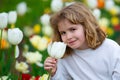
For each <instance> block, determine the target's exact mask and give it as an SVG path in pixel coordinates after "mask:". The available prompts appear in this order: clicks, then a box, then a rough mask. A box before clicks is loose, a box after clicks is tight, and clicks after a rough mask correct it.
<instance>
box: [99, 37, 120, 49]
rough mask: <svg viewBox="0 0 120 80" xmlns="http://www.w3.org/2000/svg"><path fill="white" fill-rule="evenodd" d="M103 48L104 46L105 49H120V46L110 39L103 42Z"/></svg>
mask: <svg viewBox="0 0 120 80" xmlns="http://www.w3.org/2000/svg"><path fill="white" fill-rule="evenodd" d="M101 46H103V47H104V48H110V49H114V48H120V45H119V44H118V43H117V42H116V41H114V40H112V39H109V38H106V39H105V40H104V41H103V44H102V45H101Z"/></svg>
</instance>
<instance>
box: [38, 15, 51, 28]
mask: <svg viewBox="0 0 120 80" xmlns="http://www.w3.org/2000/svg"><path fill="white" fill-rule="evenodd" d="M40 22H41V23H42V25H43V26H47V25H49V24H50V15H48V14H44V15H43V16H41V17H40Z"/></svg>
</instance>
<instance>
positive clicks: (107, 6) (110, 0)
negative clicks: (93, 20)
mask: <svg viewBox="0 0 120 80" xmlns="http://www.w3.org/2000/svg"><path fill="white" fill-rule="evenodd" d="M105 1H106V2H105V9H106V10H110V9H111V8H112V7H113V6H115V3H114V1H113V0H105Z"/></svg>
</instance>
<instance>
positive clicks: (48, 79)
mask: <svg viewBox="0 0 120 80" xmlns="http://www.w3.org/2000/svg"><path fill="white" fill-rule="evenodd" d="M51 72H52V69H50V72H49V75H48V78H47V80H50V77H51Z"/></svg>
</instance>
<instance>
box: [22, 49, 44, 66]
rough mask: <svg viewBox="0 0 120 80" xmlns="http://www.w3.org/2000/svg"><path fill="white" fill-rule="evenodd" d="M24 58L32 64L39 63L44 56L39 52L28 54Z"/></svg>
mask: <svg viewBox="0 0 120 80" xmlns="http://www.w3.org/2000/svg"><path fill="white" fill-rule="evenodd" d="M23 56H24V57H25V58H26V59H27V62H28V63H30V64H33V63H38V62H40V61H41V60H42V55H41V54H40V53H39V52H38V51H36V52H27V53H25V54H24V55H23Z"/></svg>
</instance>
